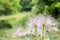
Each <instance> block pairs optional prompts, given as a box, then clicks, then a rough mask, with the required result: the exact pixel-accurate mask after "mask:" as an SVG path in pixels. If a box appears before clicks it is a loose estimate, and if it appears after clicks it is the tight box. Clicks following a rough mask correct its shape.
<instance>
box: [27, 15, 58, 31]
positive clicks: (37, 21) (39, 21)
mask: <svg viewBox="0 0 60 40" xmlns="http://www.w3.org/2000/svg"><path fill="white" fill-rule="evenodd" d="M43 24H44V25H45V28H46V30H48V31H51V30H52V29H53V30H55V31H57V30H58V28H57V22H56V21H55V19H54V18H53V17H52V16H51V15H48V14H47V15H45V14H41V15H34V16H32V17H30V18H29V19H28V22H27V26H28V27H32V28H33V27H34V25H36V26H37V27H39V28H42V25H43Z"/></svg>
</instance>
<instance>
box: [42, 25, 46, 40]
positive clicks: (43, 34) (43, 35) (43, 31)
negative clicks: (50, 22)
mask: <svg viewBox="0 0 60 40" xmlns="http://www.w3.org/2000/svg"><path fill="white" fill-rule="evenodd" d="M42 28H43V30H42V40H44V37H45V24H43V25H42Z"/></svg>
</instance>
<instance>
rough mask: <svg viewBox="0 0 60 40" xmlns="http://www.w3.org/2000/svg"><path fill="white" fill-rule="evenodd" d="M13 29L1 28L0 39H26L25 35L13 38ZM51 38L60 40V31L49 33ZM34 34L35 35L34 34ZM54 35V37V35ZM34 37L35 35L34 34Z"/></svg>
mask: <svg viewBox="0 0 60 40" xmlns="http://www.w3.org/2000/svg"><path fill="white" fill-rule="evenodd" d="M13 31H14V30H13V29H0V40H25V37H24V36H23V37H17V38H12V37H11V36H12V32H13ZM49 35H50V37H51V40H53V39H55V40H60V31H59V32H56V33H55V36H54V35H53V34H52V33H49ZM32 36H33V35H32ZM53 36H54V37H53ZM33 38H34V36H33Z"/></svg>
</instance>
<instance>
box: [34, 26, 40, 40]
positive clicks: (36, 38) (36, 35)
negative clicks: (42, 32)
mask: <svg viewBox="0 0 60 40" xmlns="http://www.w3.org/2000/svg"><path fill="white" fill-rule="evenodd" d="M38 38H39V37H38V34H37V26H36V25H35V38H34V39H35V40H38Z"/></svg>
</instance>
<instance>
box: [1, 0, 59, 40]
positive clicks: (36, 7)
mask: <svg viewBox="0 0 60 40" xmlns="http://www.w3.org/2000/svg"><path fill="white" fill-rule="evenodd" d="M43 13H47V14H50V15H52V16H53V17H54V18H55V19H56V21H57V22H58V28H59V29H60V0H0V40H17V39H18V40H19V38H16V39H11V38H10V35H11V33H12V32H13V31H12V30H13V29H14V28H16V27H19V26H18V25H23V26H24V27H25V26H26V21H27V19H28V17H30V16H32V15H34V14H35V15H38V14H43ZM59 34H60V32H58V33H56V37H57V38H56V40H60V36H59ZM21 40H22V39H21Z"/></svg>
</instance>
